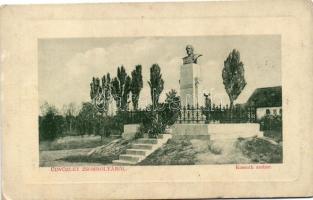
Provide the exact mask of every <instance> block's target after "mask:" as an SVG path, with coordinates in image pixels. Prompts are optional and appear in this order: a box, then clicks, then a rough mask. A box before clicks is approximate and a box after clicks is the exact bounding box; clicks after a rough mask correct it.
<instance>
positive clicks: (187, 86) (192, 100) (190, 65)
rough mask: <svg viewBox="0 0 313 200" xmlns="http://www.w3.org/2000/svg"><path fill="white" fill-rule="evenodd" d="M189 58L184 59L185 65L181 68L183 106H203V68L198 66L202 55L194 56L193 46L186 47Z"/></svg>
mask: <svg viewBox="0 0 313 200" xmlns="http://www.w3.org/2000/svg"><path fill="white" fill-rule="evenodd" d="M186 52H187V56H186V57H184V58H183V65H182V66H181V67H180V97H181V104H182V106H187V105H190V106H196V105H197V104H198V105H199V106H201V105H202V104H203V103H202V101H201V100H202V95H201V94H200V92H201V91H202V90H201V77H200V74H201V68H200V65H198V64H197V61H198V58H199V57H200V56H202V55H201V54H194V48H193V46H191V45H187V46H186Z"/></svg>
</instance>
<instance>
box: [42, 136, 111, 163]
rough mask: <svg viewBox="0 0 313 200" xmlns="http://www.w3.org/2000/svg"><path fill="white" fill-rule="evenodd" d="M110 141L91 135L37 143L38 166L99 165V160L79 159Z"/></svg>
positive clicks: (109, 139)
mask: <svg viewBox="0 0 313 200" xmlns="http://www.w3.org/2000/svg"><path fill="white" fill-rule="evenodd" d="M112 140H113V139H112V138H103V140H102V141H101V137H100V136H93V135H91V136H83V137H82V136H66V137H63V138H58V139H56V140H54V141H42V142H40V143H39V148H40V151H39V157H40V159H39V165H40V166H41V167H51V166H76V165H90V164H91V163H93V164H92V165H99V163H101V162H100V161H99V160H96V159H89V160H88V159H80V158H85V157H86V155H87V154H88V153H89V152H90V151H92V150H93V149H94V148H96V147H99V146H102V145H105V144H108V143H110V142H111V141H112ZM66 158H68V160H66ZM71 159H72V160H71ZM100 165H101V164H100Z"/></svg>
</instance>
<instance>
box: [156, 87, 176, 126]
mask: <svg viewBox="0 0 313 200" xmlns="http://www.w3.org/2000/svg"><path fill="white" fill-rule="evenodd" d="M180 105H181V104H180V97H179V96H177V92H176V91H175V90H173V89H172V90H171V91H169V92H168V93H167V94H166V99H165V102H164V106H163V107H164V110H163V111H162V112H161V118H162V121H163V122H164V124H166V126H171V125H173V124H174V123H175V122H176V121H177V119H178V117H179V113H180Z"/></svg>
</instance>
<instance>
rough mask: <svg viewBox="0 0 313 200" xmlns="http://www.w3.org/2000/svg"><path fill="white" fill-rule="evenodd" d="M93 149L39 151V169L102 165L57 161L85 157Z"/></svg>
mask: <svg viewBox="0 0 313 200" xmlns="http://www.w3.org/2000/svg"><path fill="white" fill-rule="evenodd" d="M91 149H93V148H85V149H71V150H56V151H40V153H39V156H40V167H53V166H86V165H89V166H90V165H92V166H95V165H102V164H100V163H86V162H75V163H74V162H66V161H62V160H59V159H61V158H65V157H67V156H76V155H86V154H87V153H88V152H89V151H90V150H91Z"/></svg>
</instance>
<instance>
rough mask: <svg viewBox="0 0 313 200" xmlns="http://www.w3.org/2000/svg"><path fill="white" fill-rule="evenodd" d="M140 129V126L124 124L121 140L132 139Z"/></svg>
mask: <svg viewBox="0 0 313 200" xmlns="http://www.w3.org/2000/svg"><path fill="white" fill-rule="evenodd" d="M139 127H140V124H126V125H124V132H123V134H122V138H123V139H127V140H129V139H133V138H135V135H136V133H137V131H138V129H139Z"/></svg>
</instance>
